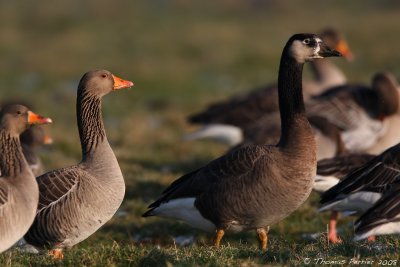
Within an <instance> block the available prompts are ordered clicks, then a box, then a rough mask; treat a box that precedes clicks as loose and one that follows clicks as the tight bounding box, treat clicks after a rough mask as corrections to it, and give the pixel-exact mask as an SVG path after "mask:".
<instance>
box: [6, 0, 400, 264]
mask: <svg viewBox="0 0 400 267" xmlns="http://www.w3.org/2000/svg"><path fill="white" fill-rule="evenodd" d="M189 2H190V3H189ZM399 18H400V4H399V3H398V2H397V1H394V0H385V1H373V0H354V1H346V0H337V1H333V0H327V1H316V0H310V1H307V0H299V1H288V0H284V1H273V0H270V1H260V0H252V1H247V2H245V1H229V0H222V1H218V3H213V2H211V1H208V2H207V3H203V1H198V2H194V1H182V0H173V1H165V0H157V1H155V0H153V1H145V0H142V1H128V0H118V1H112V2H111V1H105V0H98V1H78V0H70V1H63V2H57V3H55V2H54V1H49V0H46V1H41V2H40V3H39V2H34V1H21V2H19V1H1V2H0V22H1V23H0V55H1V60H0V88H1V89H0V99H1V101H7V100H15V99H17V100H21V101H24V102H30V103H32V104H33V106H34V111H37V112H38V113H40V114H43V115H46V116H50V117H51V118H53V121H54V123H53V125H49V126H46V130H48V132H49V133H50V134H51V135H52V137H53V139H54V140H55V143H54V145H53V146H52V147H51V148H49V149H46V150H44V151H42V153H41V155H42V157H43V159H44V162H45V164H46V167H47V168H48V169H53V168H59V167H63V166H67V165H70V164H74V163H76V162H78V161H79V159H80V145H79V139H78V134H77V129H76V126H75V125H76V121H75V97H76V85H77V82H78V81H79V78H80V77H81V75H82V74H83V73H84V72H86V71H87V70H90V69H98V68H105V69H109V70H110V71H112V72H113V73H115V74H116V75H117V76H120V77H121V78H125V79H129V80H133V81H134V82H135V84H136V86H135V87H134V88H133V89H131V90H128V91H122V92H118V93H115V94H112V95H110V96H107V97H106V98H105V99H104V102H103V114H104V120H105V125H106V130H107V135H108V138H109V140H110V143H111V145H112V147H113V148H114V151H115V153H116V155H117V158H118V160H119V162H120V166H121V169H122V171H123V173H124V177H125V181H126V186H127V187H126V190H127V192H126V196H125V200H124V202H123V204H122V206H121V209H120V211H119V212H118V213H117V215H116V216H114V218H113V219H112V220H111V221H110V222H108V223H107V224H106V225H105V226H104V227H103V228H102V229H101V230H100V231H99V232H97V233H96V234H95V235H93V236H92V237H90V238H89V239H87V240H85V241H84V242H82V243H80V244H78V245H77V246H75V247H74V248H72V249H71V250H70V251H67V252H66V255H65V259H64V260H63V261H62V262H58V261H54V260H52V259H51V258H50V257H48V256H46V255H29V254H23V253H21V252H19V251H16V250H11V251H8V252H5V253H3V254H1V255H0V266H53V265H56V266H63V265H66V266H138V265H139V266H204V265H205V266H258V265H293V266H294V265H296V266H297V265H310V266H313V265H321V264H324V263H325V265H327V263H329V262H328V261H336V262H334V263H337V265H340V263H344V265H346V264H347V265H356V262H350V261H351V260H352V259H353V260H373V261H374V263H372V264H369V263H368V262H367V263H366V264H365V265H367V266H371V265H373V266H379V265H390V264H391V265H392V266H393V265H395V264H394V262H384V260H400V259H399V252H400V249H399V245H400V240H399V239H398V238H397V237H395V236H394V237H379V238H378V242H377V243H376V244H367V243H363V242H361V243H354V242H352V241H351V239H352V226H351V222H352V221H351V220H352V219H347V220H343V221H342V222H341V224H340V226H342V227H343V229H344V233H343V234H342V237H343V239H344V243H343V244H340V245H331V244H328V243H327V242H326V238H325V236H324V232H326V223H327V218H328V216H327V215H322V216H320V215H318V214H317V213H316V207H317V206H318V196H317V195H316V194H314V193H313V194H312V196H311V197H310V199H309V201H308V202H307V203H306V204H305V205H303V206H302V208H300V209H299V210H298V211H297V212H295V213H294V214H292V215H291V216H290V217H288V218H287V219H286V220H284V221H283V222H281V223H279V224H277V225H274V226H273V227H272V229H271V232H270V242H269V250H268V252H267V253H261V252H260V251H258V249H257V241H256V238H255V233H252V232H249V233H243V234H240V235H233V236H232V235H230V236H229V235H228V236H226V238H224V239H223V243H222V244H223V246H222V248H220V249H215V248H213V247H209V246H208V244H209V243H210V239H211V237H210V236H209V235H207V234H205V233H203V232H200V231H197V230H195V229H193V228H191V227H189V226H187V225H185V224H183V223H179V222H176V221H172V220H163V219H158V218H146V219H144V218H141V216H140V215H141V214H142V213H143V212H144V211H145V210H146V206H147V205H148V204H149V203H151V201H153V200H154V199H156V198H157V196H158V195H159V194H160V193H161V191H162V190H163V188H165V187H166V186H167V185H168V184H169V183H170V182H172V181H173V180H174V179H176V178H178V177H179V176H180V175H182V174H184V173H186V172H188V171H190V170H193V169H194V168H197V167H200V166H202V165H203V164H205V163H207V162H208V161H210V160H212V159H214V158H216V157H218V156H219V155H221V154H222V153H224V151H226V149H227V147H226V146H224V145H221V144H215V143H213V142H210V141H199V142H183V141H182V135H183V134H184V133H185V132H187V131H188V130H190V129H191V127H189V126H188V125H187V124H186V123H185V117H186V116H187V115H188V114H190V113H193V112H196V111H199V110H201V109H202V108H204V107H205V106H206V105H207V104H208V103H210V102H212V101H216V100H219V99H224V98H226V97H228V96H230V95H233V94H237V93H240V92H244V91H246V90H250V89H251V88H253V87H256V86H259V85H262V84H265V83H269V82H273V81H275V80H276V78H277V69H278V63H279V57H280V54H281V51H282V48H283V45H284V44H285V42H286V41H287V39H288V38H289V37H290V36H291V35H292V34H293V33H297V32H318V31H319V30H320V29H321V28H323V27H326V26H334V27H337V28H338V29H340V30H342V31H343V32H344V33H345V35H346V37H347V39H348V41H349V43H350V45H351V48H352V50H353V52H354V54H355V56H356V60H355V61H354V62H353V63H348V62H345V61H344V60H343V59H332V60H334V61H335V63H337V64H338V65H339V66H340V67H341V68H342V69H343V70H344V71H345V73H346V74H347V76H348V79H349V81H352V82H364V83H369V82H370V80H371V78H372V75H373V74H374V73H375V72H377V71H382V70H387V71H392V72H393V73H394V74H395V75H397V76H398V75H399V73H400V64H399V62H400V52H399V47H400V27H399V22H400V20H399ZM307 75H308V74H307V73H305V76H307ZM309 233H322V235H321V236H320V237H318V238H317V239H315V240H311V239H309V238H306V237H305V235H307V234H309ZM181 240H186V241H188V243H190V245H188V246H181V245H180V244H179V243H180V241H181ZM319 259H323V260H325V262H322V261H321V260H319ZM379 260H381V261H382V262H379ZM343 261H345V262H343ZM358 263H360V262H358ZM342 265H343V264H342ZM358 265H359V264H358Z"/></svg>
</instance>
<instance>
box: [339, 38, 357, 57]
mask: <svg viewBox="0 0 400 267" xmlns="http://www.w3.org/2000/svg"><path fill="white" fill-rule="evenodd" d="M335 50H337V51H339V52H340V53H341V54H342V55H343V56H344V57H345V58H346V59H347V60H348V61H352V60H353V59H354V55H353V53H352V52H351V50H350V48H349V45H348V44H347V42H346V41H344V40H341V41H339V43H338V44H337V46H336V47H335Z"/></svg>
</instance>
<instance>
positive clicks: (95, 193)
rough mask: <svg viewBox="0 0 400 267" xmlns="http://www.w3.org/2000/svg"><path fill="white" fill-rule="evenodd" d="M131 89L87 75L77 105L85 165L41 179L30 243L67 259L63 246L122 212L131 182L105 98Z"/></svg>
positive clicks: (105, 75) (107, 76) (101, 74)
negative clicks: (112, 136) (108, 126)
mask: <svg viewBox="0 0 400 267" xmlns="http://www.w3.org/2000/svg"><path fill="white" fill-rule="evenodd" d="M131 86H133V83H132V82H130V81H125V80H122V79H120V78H117V77H116V76H114V75H112V74H111V73H110V72H109V71H106V70H97V71H90V72H87V73H86V74H85V75H83V77H82V79H81V80H80V82H79V85H78V96H77V105H76V111H77V120H78V129H79V137H80V140H81V147H82V161H81V162H80V163H79V164H77V165H74V166H71V167H66V168H62V169H58V170H54V171H50V172H48V173H46V174H44V175H42V176H39V177H38V178H37V182H38V184H39V192H40V194H39V207H38V211H37V214H36V218H35V220H34V222H33V224H32V226H31V228H30V229H29V231H28V233H27V234H26V235H25V236H24V238H25V240H26V241H27V243H28V244H30V245H33V246H35V247H37V248H44V247H46V248H53V249H54V250H52V252H53V254H54V256H55V257H58V258H59V257H62V255H63V254H62V251H61V250H62V249H63V248H68V247H71V246H73V245H75V244H77V243H79V242H81V241H82V240H84V239H86V238H87V237H89V236H90V235H91V234H93V233H94V232H96V231H97V229H99V228H100V227H101V226H102V225H103V224H105V223H106V222H107V221H108V220H109V219H111V217H112V216H113V215H114V213H115V212H116V211H117V209H118V208H119V206H120V204H121V202H122V199H123V197H124V193H125V183H124V179H123V176H122V173H121V170H120V168H119V165H118V162H117V159H116V157H115V155H114V153H113V151H112V149H111V147H110V145H109V143H108V140H107V136H106V132H105V130H104V125H103V119H102V115H101V99H102V97H103V96H105V95H106V94H108V93H110V92H112V91H114V90H117V89H123V88H129V87H131Z"/></svg>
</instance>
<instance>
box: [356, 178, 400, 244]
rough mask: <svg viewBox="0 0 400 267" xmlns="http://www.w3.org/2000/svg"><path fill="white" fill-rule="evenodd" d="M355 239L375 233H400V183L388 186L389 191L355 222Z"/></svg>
mask: <svg viewBox="0 0 400 267" xmlns="http://www.w3.org/2000/svg"><path fill="white" fill-rule="evenodd" d="M355 225H356V228H355V237H354V240H356V241H358V240H361V239H365V238H368V237H370V236H375V235H390V234H398V233H400V183H396V184H392V185H390V187H388V192H386V193H385V194H384V196H383V197H382V198H381V199H380V200H379V201H378V202H377V203H376V204H375V205H374V206H373V207H372V208H370V209H369V210H368V211H366V212H365V213H364V214H363V215H362V216H361V217H360V218H359V219H358V220H357V221H356V222H355Z"/></svg>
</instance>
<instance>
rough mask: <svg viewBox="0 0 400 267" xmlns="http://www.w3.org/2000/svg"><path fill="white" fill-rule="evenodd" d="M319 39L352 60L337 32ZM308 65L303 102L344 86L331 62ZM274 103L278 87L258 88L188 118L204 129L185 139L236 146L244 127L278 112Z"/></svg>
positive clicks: (324, 33)
mask: <svg viewBox="0 0 400 267" xmlns="http://www.w3.org/2000/svg"><path fill="white" fill-rule="evenodd" d="M321 37H322V39H323V41H324V43H325V44H326V45H327V46H329V47H332V48H334V49H336V50H338V51H339V52H340V53H342V54H343V55H344V56H345V57H347V58H348V59H352V57H353V56H352V54H351V51H350V50H349V47H348V45H347V43H346V41H345V39H344V38H343V36H342V35H341V34H340V33H339V32H338V31H337V30H334V29H331V28H329V29H325V30H323V31H322V34H321ZM310 65H312V71H313V72H314V75H315V81H308V82H305V83H303V89H304V98H305V99H308V98H310V97H311V96H314V95H318V94H320V93H321V92H323V91H324V90H325V89H327V88H330V87H332V86H336V85H341V84H345V83H346V77H345V76H344V74H343V73H342V72H341V71H340V70H339V69H338V68H337V67H336V66H335V65H334V64H333V63H331V62H330V61H328V60H324V59H319V60H314V61H313V62H311V64H310ZM277 99H278V87H277V84H276V83H275V84H272V85H267V86H264V87H261V88H257V89H256V90H253V91H251V92H250V93H249V94H246V95H241V96H236V97H233V98H231V99H228V100H227V101H223V102H218V103H215V104H212V105H210V106H209V107H208V108H207V109H206V110H205V111H203V112H200V113H197V114H194V115H191V116H190V117H189V118H188V121H189V122H190V123H192V124H201V125H203V127H202V128H201V129H199V130H198V131H196V132H193V133H190V134H188V135H187V136H186V139H187V140H195V139H200V138H213V139H218V140H221V141H223V142H226V143H228V144H229V145H237V144H238V143H240V142H241V141H242V139H243V133H242V129H243V128H245V126H246V125H248V124H249V123H252V122H254V121H257V120H259V119H260V118H262V117H264V116H266V114H269V113H271V112H279V105H278V101H277ZM278 138H279V135H278Z"/></svg>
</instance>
